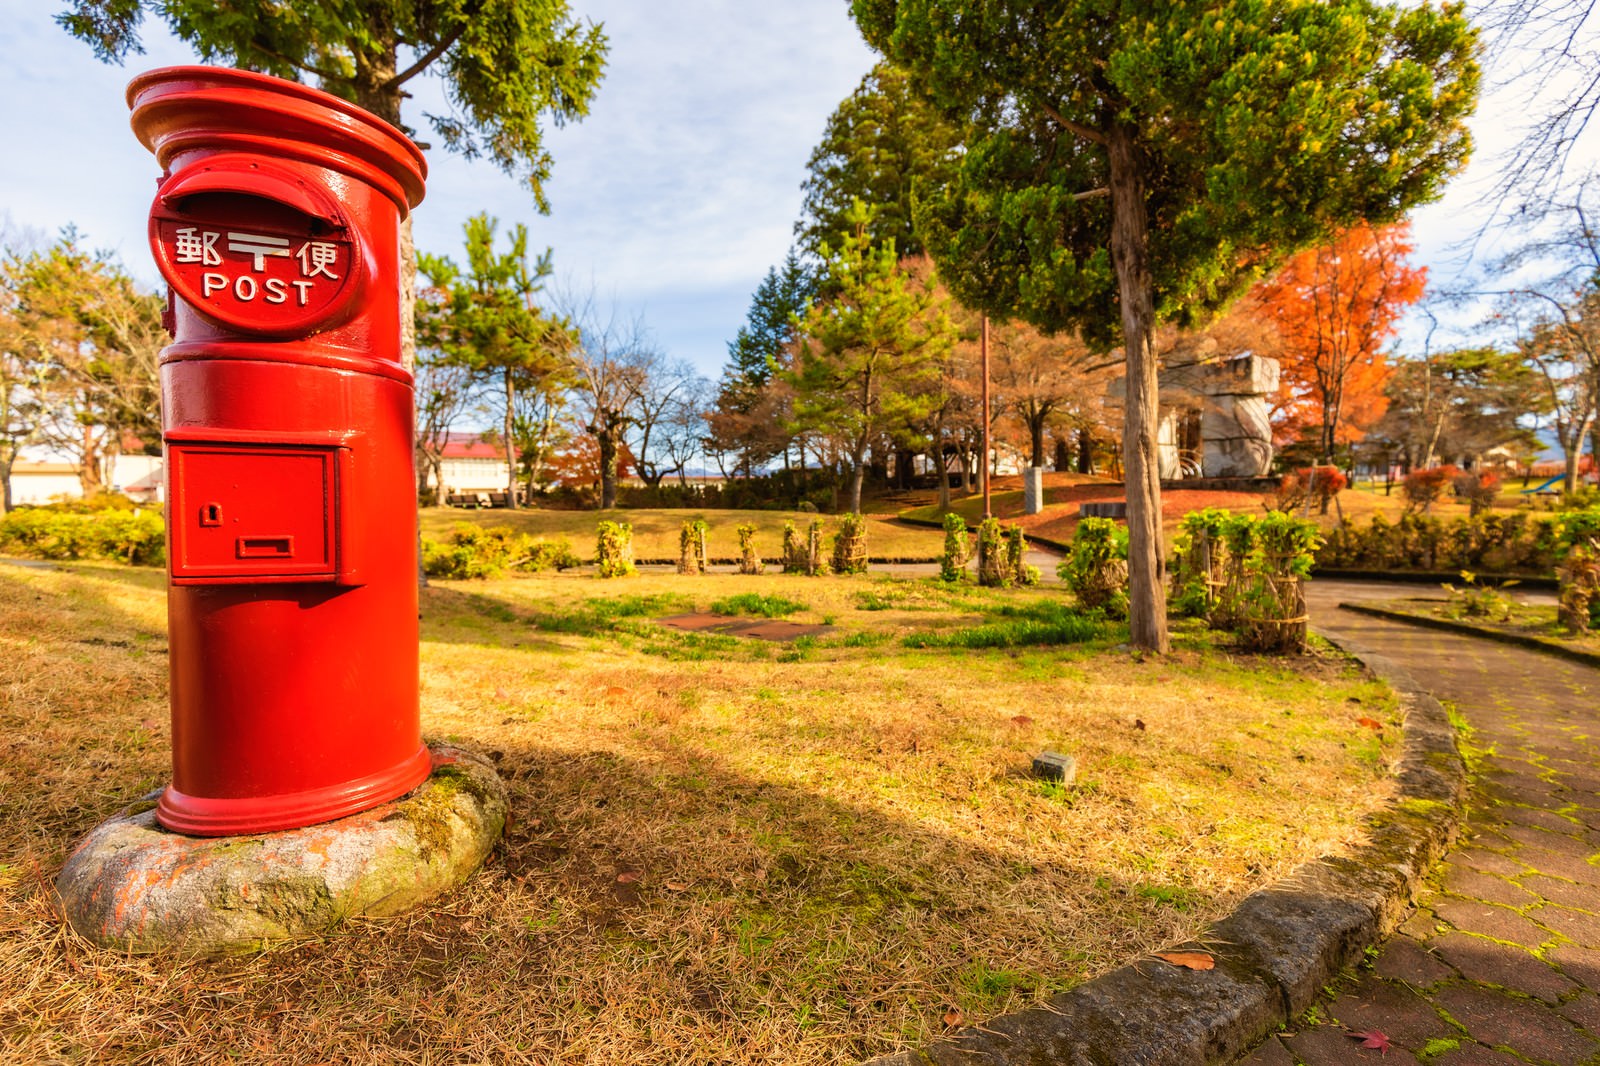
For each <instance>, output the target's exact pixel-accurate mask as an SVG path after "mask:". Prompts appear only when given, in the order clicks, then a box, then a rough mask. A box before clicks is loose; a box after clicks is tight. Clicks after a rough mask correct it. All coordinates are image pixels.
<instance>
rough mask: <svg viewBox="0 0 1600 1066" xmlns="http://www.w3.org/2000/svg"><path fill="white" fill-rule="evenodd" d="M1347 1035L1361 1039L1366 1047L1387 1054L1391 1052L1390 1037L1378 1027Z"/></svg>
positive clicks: (1352, 1038)
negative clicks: (1377, 1028)
mask: <svg viewBox="0 0 1600 1066" xmlns="http://www.w3.org/2000/svg"><path fill="white" fill-rule="evenodd" d="M1345 1035H1346V1036H1348V1037H1349V1038H1350V1039H1351V1040H1359V1041H1361V1046H1362V1047H1364V1048H1372V1049H1374V1050H1376V1051H1378V1052H1381V1053H1382V1054H1385V1055H1387V1054H1388V1053H1389V1038H1388V1037H1387V1036H1386V1035H1384V1034H1383V1033H1380V1032H1378V1030H1376V1029H1368V1030H1366V1031H1365V1032H1361V1033H1354V1032H1352V1033H1346V1034H1345Z"/></svg>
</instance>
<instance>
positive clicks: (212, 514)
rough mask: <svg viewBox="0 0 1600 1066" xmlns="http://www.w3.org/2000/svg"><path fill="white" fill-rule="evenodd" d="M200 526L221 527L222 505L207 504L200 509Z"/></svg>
mask: <svg viewBox="0 0 1600 1066" xmlns="http://www.w3.org/2000/svg"><path fill="white" fill-rule="evenodd" d="M200 524H201V525H202V526H220V525H222V504H220V503H208V504H206V505H205V506H204V507H202V508H200Z"/></svg>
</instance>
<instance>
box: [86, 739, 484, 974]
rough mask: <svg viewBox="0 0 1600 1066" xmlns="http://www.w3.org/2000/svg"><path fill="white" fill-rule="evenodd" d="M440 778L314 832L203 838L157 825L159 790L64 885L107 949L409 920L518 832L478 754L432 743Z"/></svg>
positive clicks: (230, 947)
mask: <svg viewBox="0 0 1600 1066" xmlns="http://www.w3.org/2000/svg"><path fill="white" fill-rule="evenodd" d="M430 750H431V752H432V755H433V773H432V774H431V775H430V776H429V777H428V779H427V780H426V781H424V782H423V783H422V784H421V785H420V786H418V787H417V788H416V789H414V790H412V791H411V792H409V793H407V794H406V795H404V796H401V797H400V798H399V799H397V800H394V801H392V802H389V803H385V804H382V805H380V806H377V807H374V808H372V809H371V810H367V811H363V812H361V813H360V814H356V815H351V816H350V817H348V818H341V819H339V820H338V821H333V822H324V823H322V824H321V825H314V826H309V827H307V828H305V829H293V830H288V831H285V832H280V833H263V834H258V835H253V836H244V837H189V836H181V835H179V834H177V833H172V832H169V831H168V830H166V829H163V828H162V827H161V826H160V825H159V824H158V823H157V822H156V820H155V806H156V804H155V800H156V797H157V796H158V795H159V793H157V794H153V795H151V796H149V797H147V798H146V799H145V800H143V801H141V802H139V803H135V804H132V805H130V806H129V807H127V808H125V809H124V810H123V811H121V812H120V813H118V814H117V815H116V816H114V817H112V818H110V819H109V820H107V821H105V822H103V823H101V824H100V825H99V826H98V827H96V828H95V829H94V831H93V832H91V833H90V834H89V835H88V836H87V837H85V838H84V840H83V841H82V843H80V844H79V845H78V847H77V848H76V849H75V850H74V851H73V853H72V855H71V857H70V858H68V859H67V862H66V866H65V867H64V868H63V869H62V871H61V875H60V876H59V877H58V878H57V879H56V890H57V892H58V893H59V894H60V897H61V904H62V909H63V911H64V912H65V915H66V917H67V920H68V921H69V922H71V923H72V927H73V928H74V929H75V930H77V931H78V933H79V934H81V935H82V936H84V937H85V938H87V939H88V940H90V941H92V942H94V943H95V944H97V945H100V946H102V947H107V948H116V949H119V950H123V951H134V952H141V953H148V952H158V951H175V952H182V953H189V954H219V953H223V952H232V951H251V950H256V949H259V948H260V947H262V946H264V945H266V944H269V943H271V942H273V941H281V940H287V939H292V938H295V937H303V936H308V935H312V934H316V933H321V932H325V931H327V930H330V929H332V928H333V927H334V926H336V925H338V924H339V922H341V921H342V920H344V919H346V918H351V917H356V916H358V915H368V916H380V915H390V914H398V913H401V912H403V911H406V910H408V909H410V908H411V907H413V906H415V905H416V904H418V903H421V902H422V901H424V900H426V899H429V898H430V897H433V896H436V895H438V894H440V893H442V892H445V891H447V890H449V889H451V888H454V887H456V886H457V885H459V884H461V882H463V881H465V880H466V879H467V877H468V876H470V875H471V874H472V872H473V871H475V870H476V869H477V868H478V867H479V866H480V865H482V864H483V861H484V859H485V858H486V857H487V856H488V854H489V850H490V848H492V847H493V846H494V844H495V841H497V840H498V839H499V838H500V834H501V832H502V831H503V830H504V828H505V821H506V811H507V793H506V787H505V784H504V782H502V781H501V780H500V777H499V775H498V774H496V773H495V771H494V767H493V766H491V765H490V764H489V763H488V762H487V761H485V760H484V759H483V758H481V757H479V756H477V755H473V754H471V753H469V752H465V751H461V750H459V749H456V748H451V747H447V746H442V745H435V746H433V747H432V748H431V749H430Z"/></svg>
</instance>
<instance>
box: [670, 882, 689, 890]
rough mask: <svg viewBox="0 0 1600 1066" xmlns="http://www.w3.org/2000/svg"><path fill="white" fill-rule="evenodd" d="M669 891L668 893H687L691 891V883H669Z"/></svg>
mask: <svg viewBox="0 0 1600 1066" xmlns="http://www.w3.org/2000/svg"><path fill="white" fill-rule="evenodd" d="M667 891H668V892H687V891H689V882H687V881H668V882H667Z"/></svg>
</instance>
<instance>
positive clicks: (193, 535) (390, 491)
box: [128, 66, 431, 836]
mask: <svg viewBox="0 0 1600 1066" xmlns="http://www.w3.org/2000/svg"><path fill="white" fill-rule="evenodd" d="M128 103H129V106H130V107H131V108H132V111H133V129H134V132H135V133H136V134H137V135H138V137H139V139H140V141H141V142H142V143H143V144H144V145H145V146H146V147H147V148H149V149H151V150H152V151H153V152H155V154H156V158H157V160H158V161H159V163H160V164H161V167H162V176H161V178H160V182H159V186H158V190H157V193H156V198H155V203H154V205H153V206H152V208H151V212H150V247H151V250H152V251H153V253H154V255H155V259H156V263H157V264H158V265H159V267H160V269H161V273H162V275H163V276H164V277H165V278H166V280H167V283H168V285H169V286H170V297H169V320H168V328H169V329H170V330H171V331H172V334H173V343H172V344H171V345H170V346H169V347H167V348H166V349H165V350H164V351H163V352H162V355H161V397H162V412H163V429H164V436H165V440H166V451H167V538H168V540H167V547H168V559H169V567H170V586H169V589H168V620H169V627H170V649H171V652H170V654H171V663H172V666H171V669H172V697H171V699H172V755H173V774H172V784H171V785H170V786H169V787H168V788H167V789H166V791H165V792H164V794H163V795H162V798H161V801H160V806H159V808H158V813H157V817H158V818H159V819H160V821H161V824H162V825H164V826H166V827H167V828H169V829H172V830H175V831H177V832H180V833H187V834H191V835H197V836H232V835H240V834H247V833H260V832H271V831H274V830H279V829H290V828H296V827H300V826H306V825H312V824H315V823H318V822H323V821H328V820H331V819H334V818H340V817H343V816H345V815H349V814H354V813H356V812H358V811H361V810H365V809H366V808H369V807H372V806H376V805H377V804H379V803H383V802H385V801H387V800H391V799H394V798H395V797H397V796H399V795H401V794H403V793H405V792H407V791H409V790H410V789H412V788H414V787H416V786H417V785H418V784H420V783H421V782H422V781H423V780H424V779H425V778H426V777H427V776H428V774H429V772H430V769H431V765H430V758H429V755H428V751H427V749H426V748H425V747H424V746H423V744H422V741H421V736H420V725H419V720H418V708H417V591H416V586H417V579H416V574H417V560H416V532H415V525H416V502H415V501H416V497H415V486H416V480H415V478H414V477H413V474H412V464H413V462H414V460H413V454H412V426H413V422H412V379H411V375H410V373H409V372H408V371H407V370H406V369H405V368H404V367H403V366H402V364H401V359H400V329H401V320H400V314H401V312H400V285H401V276H400V222H401V219H402V218H403V217H404V215H405V213H406V212H407V211H409V210H410V209H411V208H412V207H414V206H415V205H416V204H417V203H418V202H419V201H420V200H421V199H422V193H423V179H424V176H425V174H426V165H425V163H424V161H423V158H422V154H421V152H419V151H418V150H417V147H416V146H415V145H414V144H412V143H411V142H410V141H409V140H407V139H406V137H405V136H404V135H403V134H402V133H401V132H400V131H399V130H396V129H395V128H393V127H392V126H390V125H388V124H387V123H385V122H383V121H381V120H379V119H377V118H375V117H373V116H372V115H370V114H368V113H367V112H365V111H363V110H361V109H360V108H358V107H356V106H354V105H353V104H350V103H347V102H345V101H343V100H340V99H339V98H337V97H334V96H330V95H328V94H327V93H323V92H319V91H317V90H315V89H311V88H307V87H306V86H303V85H298V84H295V83H293V82H287V81H283V80H281V79H278V78H273V77H268V76H265V75H261V74H252V73H249V72H246V71H239V70H232V69H225V68H218V67H198V66H187V67H171V68H167V69H162V70H155V71H151V72H149V73H147V74H142V75H140V76H139V77H137V78H135V79H134V80H133V81H132V83H130V84H129V86H128Z"/></svg>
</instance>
